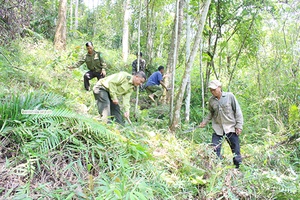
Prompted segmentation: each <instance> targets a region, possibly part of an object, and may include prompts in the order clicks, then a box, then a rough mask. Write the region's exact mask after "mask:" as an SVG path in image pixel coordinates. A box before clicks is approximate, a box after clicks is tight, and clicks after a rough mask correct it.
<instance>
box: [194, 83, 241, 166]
mask: <svg viewBox="0 0 300 200" xmlns="http://www.w3.org/2000/svg"><path fill="white" fill-rule="evenodd" d="M208 88H209V89H210V92H211V93H212V97H210V99H209V104H208V105H209V114H208V116H207V117H206V118H205V119H204V120H203V121H202V122H201V123H200V125H199V126H200V127H201V128H203V127H205V126H206V124H207V123H208V122H209V121H210V120H212V127H213V129H214V133H213V136H212V144H213V146H214V151H215V153H216V154H217V156H218V157H219V158H222V156H221V147H222V140H223V138H225V139H226V141H227V142H228V143H229V145H230V148H231V151H232V153H233V154H234V157H233V163H234V165H235V166H236V168H239V166H240V164H241V162H242V157H241V153H240V141H239V135H240V134H241V133H242V129H243V114H242V111H241V108H240V106H239V103H238V101H237V100H236V98H235V96H234V95H233V94H232V93H230V92H223V91H222V83H221V82H220V81H218V80H213V81H211V82H209V84H208Z"/></svg>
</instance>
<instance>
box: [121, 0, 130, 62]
mask: <svg viewBox="0 0 300 200" xmlns="http://www.w3.org/2000/svg"><path fill="white" fill-rule="evenodd" d="M129 5H130V0H125V1H124V23H123V40H122V50H123V61H124V62H127V59H128V53H129V41H128V39H129V18H130V10H129Z"/></svg>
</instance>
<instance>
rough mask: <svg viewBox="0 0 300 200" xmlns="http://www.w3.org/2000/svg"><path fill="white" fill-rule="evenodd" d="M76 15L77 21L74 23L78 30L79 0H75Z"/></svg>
mask: <svg viewBox="0 0 300 200" xmlns="http://www.w3.org/2000/svg"><path fill="white" fill-rule="evenodd" d="M74 16H75V23H74V26H75V27H74V28H75V31H77V30H78V0H75V13H74ZM75 35H76V34H75Z"/></svg>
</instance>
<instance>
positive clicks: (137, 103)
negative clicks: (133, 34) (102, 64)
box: [134, 1, 142, 118]
mask: <svg viewBox="0 0 300 200" xmlns="http://www.w3.org/2000/svg"><path fill="white" fill-rule="evenodd" d="M141 18H142V1H140V8H139V23H138V52H137V53H138V55H140V52H141ZM137 71H140V59H137ZM138 105H139V87H137V88H136V101H135V112H134V117H135V118H136V114H137V112H138Z"/></svg>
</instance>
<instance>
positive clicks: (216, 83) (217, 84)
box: [208, 80, 222, 90]
mask: <svg viewBox="0 0 300 200" xmlns="http://www.w3.org/2000/svg"><path fill="white" fill-rule="evenodd" d="M220 86H222V83H221V82H220V81H218V80H213V81H210V82H209V83H208V88H211V89H213V90H214V89H217V88H218V87H220Z"/></svg>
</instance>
